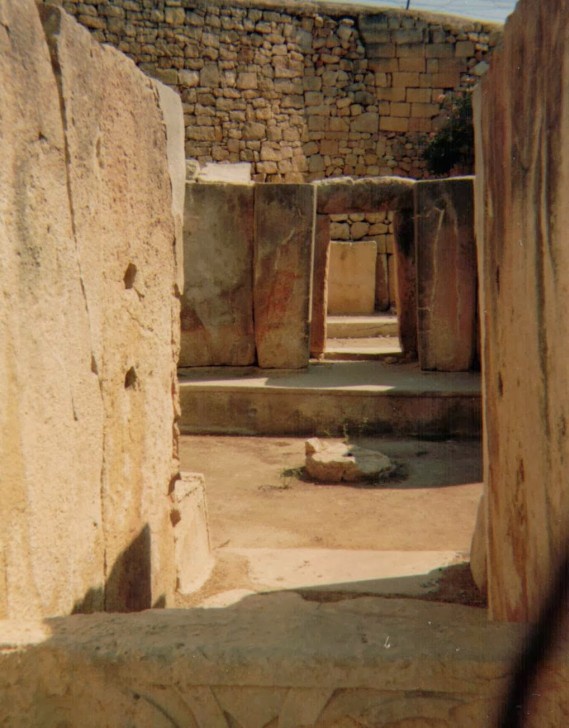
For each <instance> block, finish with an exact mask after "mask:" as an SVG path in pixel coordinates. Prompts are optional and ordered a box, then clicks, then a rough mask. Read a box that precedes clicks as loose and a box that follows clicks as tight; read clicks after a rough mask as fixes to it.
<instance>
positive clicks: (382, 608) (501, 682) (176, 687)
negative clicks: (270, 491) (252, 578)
mask: <svg viewBox="0 0 569 728" xmlns="http://www.w3.org/2000/svg"><path fill="white" fill-rule="evenodd" d="M523 635H524V627H523V626H521V625H512V624H489V623H488V622H487V620H486V613H485V610H483V609H479V608H474V607H466V606H459V605H453V604H441V603H436V602H423V601H417V600H407V599H382V598H378V597H362V598H348V599H344V600H341V601H335V602H328V603H327V602H325V601H323V602H322V601H317V600H316V601H314V600H308V599H305V598H303V597H302V596H300V595H299V594H296V593H291V592H277V593H272V594H263V595H253V596H246V597H244V598H243V599H241V600H240V601H238V602H237V603H235V604H232V605H231V606H228V607H224V608H193V609H185V610H182V609H178V610H172V609H166V610H149V611H146V612H142V613H138V614H129V615H126V614H91V615H75V616H69V617H61V618H54V619H47V620H44V621H14V622H4V623H0V664H1V666H2V669H1V670H0V723H2V724H3V725H10V726H12V728H19V727H20V726H22V727H23V726H28V725H42V726H44V727H45V728H50V727H51V726H56V725H62V724H63V723H65V725H69V726H79V725H80V726H82V728H90V727H91V726H92V727H93V728H95V726H100V725H137V726H149V727H150V726H152V728H162V727H164V728H166V726H168V727H171V726H182V725H183V726H191V727H193V728H230V727H231V728H235V727H236V726H237V727H238V728H269V727H270V728H298V726H317V727H320V728H332V726H335V727H336V726H354V725H355V726H357V725H366V726H367V725H370V726H371V725H373V726H384V727H385V728H387V727H389V726H396V725H397V726H399V725H402V724H403V723H400V722H399V721H403V722H404V723H405V725H406V724H407V722H406V721H412V723H413V725H419V724H420V725H435V724H436V725H437V726H441V727H442V728H445V727H447V726H448V728H450V727H451V726H453V728H454V727H456V726H483V725H494V721H493V720H492V717H493V716H494V715H495V713H496V710H497V707H498V706H499V705H500V701H501V699H502V695H503V693H504V690H505V688H506V685H507V681H508V679H509V676H510V674H511V670H512V668H511V665H512V660H513V657H514V655H515V653H516V651H517V649H518V647H519V644H520V641H521V639H522V637H523ZM548 678H550V679H548V680H547V684H545V685H543V686H542V687H541V696H540V701H541V702H540V706H541V707H543V706H545V707H546V708H547V707H549V708H550V707H551V701H553V700H555V698H556V696H555V692H554V691H555V685H556V683H557V684H560V685H564V684H567V679H568V678H569V671H568V665H567V660H566V658H563V657H557V658H556V662H554V663H553V664H551V665H550V666H549V668H548ZM557 697H558V696H557ZM544 715H547V712H545V713H544ZM58 721H59V722H58ZM421 721H422V722H421ZM536 725H537V724H536ZM540 725H544V726H545V725H552V724H551V723H547V721H545V722H542V723H540Z"/></svg>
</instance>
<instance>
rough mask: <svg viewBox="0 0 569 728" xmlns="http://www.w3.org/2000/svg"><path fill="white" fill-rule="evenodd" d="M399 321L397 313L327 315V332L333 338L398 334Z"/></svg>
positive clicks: (358, 337)
mask: <svg viewBox="0 0 569 728" xmlns="http://www.w3.org/2000/svg"><path fill="white" fill-rule="evenodd" d="M398 332H399V323H398V319H397V316H396V315H395V314H388V313H376V314H372V315H369V316H352V315H350V316H327V317H326V334H327V336H328V338H331V339H360V338H363V339H366V338H370V337H372V336H397V334H398Z"/></svg>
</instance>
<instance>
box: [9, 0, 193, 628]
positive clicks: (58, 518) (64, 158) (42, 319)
mask: <svg viewBox="0 0 569 728" xmlns="http://www.w3.org/2000/svg"><path fill="white" fill-rule="evenodd" d="M0 14H1V18H2V22H1V24H0V44H1V45H2V49H1V52H0V78H1V85H2V90H3V97H2V118H1V119H0V125H1V128H0V147H1V149H2V156H3V159H4V160H5V164H4V165H2V170H1V171H0V210H1V215H0V238H1V239H2V251H3V264H2V268H1V270H0V288H1V290H2V294H1V295H2V298H3V301H4V305H3V313H2V317H1V322H0V335H1V338H2V342H3V346H2V354H1V355H0V357H1V363H0V395H1V398H2V402H3V406H2V408H1V413H0V449H1V458H2V463H3V465H2V468H0V499H1V503H0V521H1V522H0V533H1V534H2V535H1V536H0V544H1V546H0V548H1V555H0V564H1V566H0V583H1V584H2V588H1V589H0V615H1V616H16V615H18V616H21V615H25V614H28V615H32V614H34V615H37V616H42V615H53V614H61V613H65V612H69V611H71V610H72V609H76V610H79V611H81V610H92V609H101V608H106V609H112V610H127V609H139V608H144V607H148V606H151V605H152V604H153V603H155V602H157V601H158V600H161V601H162V602H164V601H165V602H168V600H170V599H171V597H172V595H173V592H174V590H175V566H174V558H173V557H174V540H173V533H172V527H171V524H170V508H171V500H170V497H169V489H170V487H171V484H172V483H173V482H174V480H175V478H176V476H177V473H178V461H177V454H176V434H177V430H176V427H175V422H176V417H177V401H176V368H175V359H176V355H177V349H178V337H179V334H178V332H179V303H178V300H177V296H176V280H177V278H178V263H179V261H178V259H177V249H176V247H175V245H173V243H174V242H175V240H176V220H175V210H176V204H179V197H178V198H177V199H178V203H176V200H175V199H174V196H173V189H174V188H176V183H175V182H174V181H173V179H172V177H171V163H172V158H173V157H172V155H173V151H174V150H173V148H171V149H170V152H171V154H170V155H169V149H168V145H169V143H170V142H171V143H172V144H174V138H175V135H174V133H173V126H172V124H171V123H169V122H168V119H167V118H165V116H164V113H165V112H164V106H163V104H162V103H161V99H160V98H159V93H158V91H157V87H156V86H155V84H154V82H152V81H151V80H150V79H148V78H146V77H145V76H144V75H143V74H142V73H141V72H140V71H139V70H138V69H136V67H135V66H134V64H133V63H132V62H131V61H129V60H128V59H127V58H126V57H124V56H122V55H121V54H119V53H118V52H117V51H115V50H113V49H111V48H105V47H101V46H99V45H98V44H97V43H96V42H95V41H94V40H93V39H92V38H91V36H90V35H89V33H88V32H87V31H86V30H85V29H83V28H81V27H80V26H78V25H77V24H76V23H75V22H74V21H72V20H71V19H70V18H69V16H67V15H66V14H65V13H63V12H62V11H61V10H59V9H58V8H55V7H49V6H45V7H43V6H42V8H41V21H43V28H42V22H41V21H40V15H39V13H38V9H37V7H36V5H35V3H33V2H30V1H29V0H23V2H20V0H18V2H15V0H5V1H4V2H3V3H2V4H1V7H0ZM46 40H47V43H46ZM50 54H51V59H50ZM179 113H180V114H181V106H179ZM177 189H178V191H179V185H178V188H177Z"/></svg>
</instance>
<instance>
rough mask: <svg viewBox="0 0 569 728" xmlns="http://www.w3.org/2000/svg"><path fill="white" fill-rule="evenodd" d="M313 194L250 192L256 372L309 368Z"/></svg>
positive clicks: (307, 189) (308, 190) (268, 188)
mask: <svg viewBox="0 0 569 728" xmlns="http://www.w3.org/2000/svg"><path fill="white" fill-rule="evenodd" d="M315 198H316V195H315V190H314V187H313V186H312V185H283V184H274V185H257V186H256V188H255V269H254V319H255V343H256V346H257V360H258V363H259V366H260V367H266V368H283V369H287V368H290V369H299V368H302V367H306V366H307V365H308V359H309V351H310V347H309V320H310V308H311V302H310V292H311V280H312V263H313V246H314V226H315V214H316V212H315Z"/></svg>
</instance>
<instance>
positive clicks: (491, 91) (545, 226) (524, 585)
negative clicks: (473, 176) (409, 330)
mask: <svg viewBox="0 0 569 728" xmlns="http://www.w3.org/2000/svg"><path fill="white" fill-rule="evenodd" d="M567 11H568V3H567V2H565V1H564V2H556V1H555V0H542V2H539V3H534V2H531V0H529V1H528V0H520V2H518V4H517V8H516V11H515V12H514V13H513V15H511V16H510V18H509V20H508V23H507V26H506V31H505V37H504V43H503V46H501V48H500V50H499V52H498V53H497V54H496V55H495V56H494V58H493V64H492V68H491V69H490V70H489V72H488V74H487V76H486V77H485V78H484V80H483V82H482V87H481V94H480V96H479V97H478V99H477V104H476V107H477V112H476V115H477V145H476V146H477V156H478V150H479V160H478V161H477V165H478V167H479V174H478V175H477V190H476V194H477V199H476V216H477V231H476V235H477V242H478V248H479V269H480V278H481V282H482V285H481V302H480V309H481V311H482V312H483V313H482V351H483V355H482V359H483V361H482V368H483V371H484V422H485V431H484V439H485V443H484V446H485V450H486V455H487V463H488V465H487V473H486V478H487V479H486V488H487V491H486V496H485V501H486V517H485V518H480V519H479V524H480V526H481V528H484V521H486V524H487V536H486V535H485V537H484V538H483V541H484V542H485V543H486V545H487V561H488V597H489V604H490V612H491V615H492V617H493V618H495V619H502V620H520V621H525V620H530V619H535V618H536V616H537V614H538V612H539V610H540V608H541V604H542V601H543V599H544V595H546V594H547V593H548V592H549V589H550V586H551V584H552V574H553V573H554V570H555V569H556V567H557V564H558V563H559V560H560V559H561V557H562V556H563V555H564V554H565V551H566V548H567V541H566V539H567V523H569V491H568V489H567V487H566V483H567V465H568V463H569V438H568V437H567V434H566V433H567V423H568V422H569V388H568V386H567V382H568V381H569V356H568V352H567V342H568V341H569V318H568V317H567V310H568V308H569V246H568V245H567V230H568V229H569V185H568V184H567V169H568V165H569V157H568V155H569V120H568V117H567V108H568V104H569V89H568V86H567V72H566V69H567V63H568V61H569V49H568V46H567V44H566V43H565V41H564V39H565V38H566V36H567V33H568V32H569V14H568V12H567ZM520 59H524V60H523V73H520V70H519V69H520ZM554 69H563V70H562V71H554ZM480 540H482V539H480Z"/></svg>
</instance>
